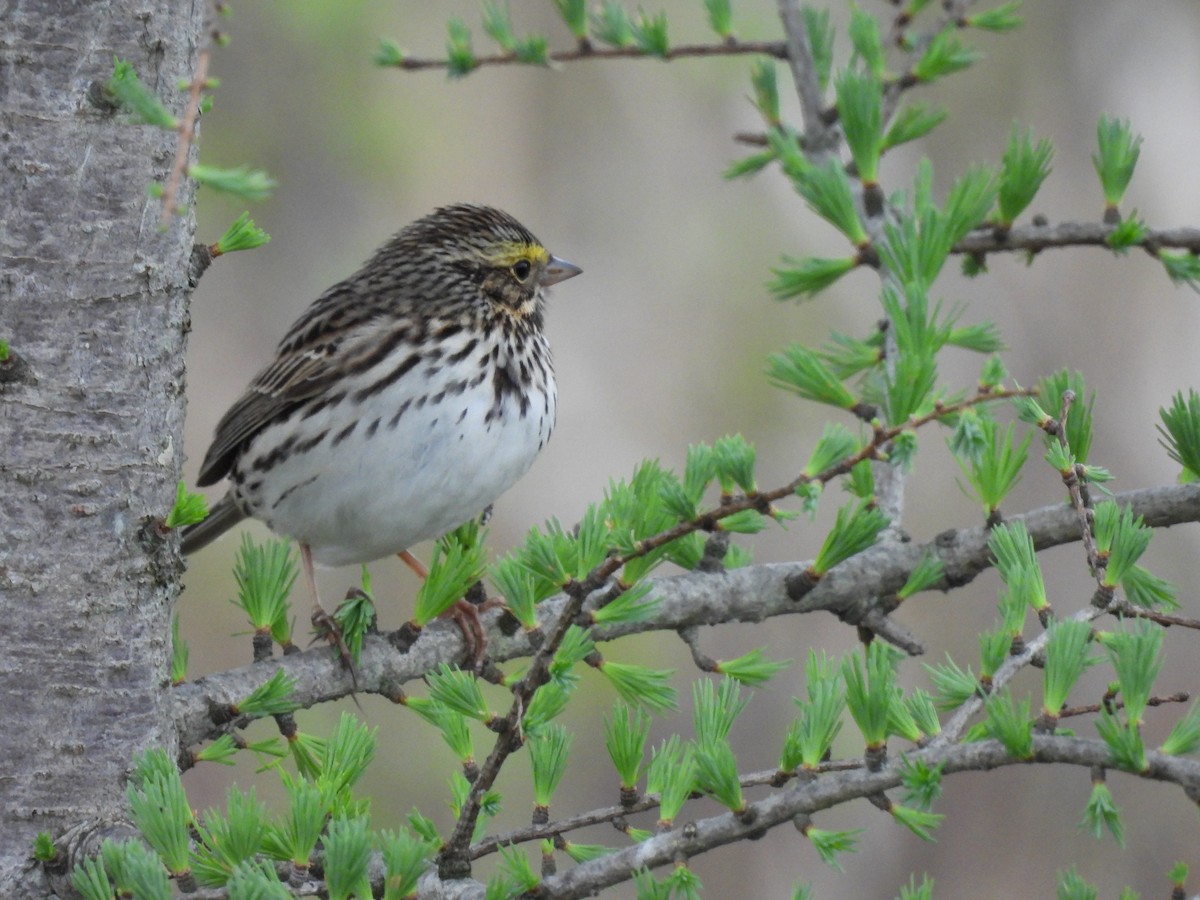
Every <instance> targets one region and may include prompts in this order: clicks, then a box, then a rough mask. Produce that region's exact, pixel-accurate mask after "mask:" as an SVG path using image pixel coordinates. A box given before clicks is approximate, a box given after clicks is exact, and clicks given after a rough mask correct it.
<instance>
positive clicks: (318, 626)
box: [300, 543, 358, 690]
mask: <svg viewBox="0 0 1200 900" xmlns="http://www.w3.org/2000/svg"><path fill="white" fill-rule="evenodd" d="M300 567H301V568H302V569H304V580H305V581H306V582H308V595H309V596H310V597H311V598H312V602H313V610H312V619H311V620H312V625H313V630H314V631H316V634H317V637H318V638H324V639H325V640H327V641H329V643H331V644H333V645H334V646H335V647H336V648H337V651H338V656H340V657H341V660H342V665H344V666H345V667H346V668H347V669H349V670H350V678H351V680H353V682H354V688H355V690H357V689H358V676H357V675H356V674H355V672H354V660H353V658H352V657H351V656H350V648H349V647H347V646H346V642H345V641H343V640H342V629H341V628H339V627H338V623H337V622H336V621H335V620H334V618H333V616H331V615H330V614H329V613H327V612H326V611H325V607H323V606H322V605H321V597H320V595H319V594H318V593H317V576H316V573H315V572H314V571H313V558H312V547H310V546H308V544H303V543H302V544H301V545H300Z"/></svg>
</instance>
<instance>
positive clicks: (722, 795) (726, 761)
mask: <svg viewBox="0 0 1200 900" xmlns="http://www.w3.org/2000/svg"><path fill="white" fill-rule="evenodd" d="M696 787H697V788H698V789H699V790H700V791H701V792H702V793H705V794H708V795H709V796H710V797H712V798H713V799H714V800H716V801H717V802H718V803H720V804H721V805H722V806H724V807H725V808H726V809H729V810H731V811H733V812H741V811H742V810H743V809H745V808H746V799H745V797H744V796H743V794H742V785H741V782H740V781H739V780H738V765H737V759H736V758H735V757H734V755H733V750H732V749H731V748H730V746H729V743H728V741H725V740H723V739H722V740H712V741H707V742H701V743H699V744H698V745H697V747H696Z"/></svg>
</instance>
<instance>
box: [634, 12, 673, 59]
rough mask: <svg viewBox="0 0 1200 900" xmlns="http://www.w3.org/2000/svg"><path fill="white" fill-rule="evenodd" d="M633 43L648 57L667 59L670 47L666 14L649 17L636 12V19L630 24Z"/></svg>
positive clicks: (644, 13)
mask: <svg viewBox="0 0 1200 900" xmlns="http://www.w3.org/2000/svg"><path fill="white" fill-rule="evenodd" d="M630 30H631V33H632V35H633V42H634V43H635V44H636V45H637V47H638V49H639V50H641V51H642V52H643V53H645V54H647V55H649V56H658V57H661V58H662V59H666V58H667V52H668V50H670V45H669V43H668V41H667V14H666V13H656V14H654V15H651V14H649V13H646V12H644V11H643V10H640V9H639V10H638V14H637V18H636V19H634V20H632V22H630Z"/></svg>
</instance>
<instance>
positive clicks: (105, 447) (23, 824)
mask: <svg viewBox="0 0 1200 900" xmlns="http://www.w3.org/2000/svg"><path fill="white" fill-rule="evenodd" d="M202 16H203V5H202V4H196V5H194V6H193V4H191V3H173V2H170V0H142V2H129V0H114V2H92V3H60V2H52V0H42V2H38V0H9V2H0V339H2V340H5V341H7V342H8V344H9V346H10V348H11V355H10V357H9V359H8V361H7V362H0V419H2V422H0V433H2V434H3V449H2V450H0V621H2V622H3V627H2V628H0V722H3V723H5V726H6V727H0V760H2V762H0V896H3V897H6V898H25V897H45V896H51V895H52V894H53V893H54V891H55V887H56V886H57V887H59V888H60V889H61V888H62V884H61V882H58V881H57V880H56V879H55V878H53V877H51V876H49V875H48V874H47V873H46V872H45V871H43V869H42V868H41V867H39V866H35V865H32V864H31V862H30V851H31V849H32V846H33V839H34V835H35V834H36V833H37V832H39V831H47V832H50V833H51V834H53V835H55V836H56V837H60V838H61V837H62V836H63V835H64V834H65V833H66V832H67V831H68V829H72V831H71V837H70V839H69V840H64V841H63V844H64V846H67V845H70V846H71V847H72V848H86V847H87V846H89V845H92V844H94V842H95V839H96V838H97V837H98V836H99V835H100V834H101V833H102V832H103V831H104V830H105V828H107V827H108V824H109V823H113V822H115V821H117V820H119V818H120V814H121V811H122V810H123V808H124V794H123V790H124V777H125V773H126V772H127V771H128V767H129V764H130V760H131V758H132V757H133V754H134V753H135V752H136V751H137V750H139V749H141V748H144V747H147V746H150V745H153V744H163V745H166V746H168V748H169V749H171V745H172V742H173V740H174V737H173V731H172V729H171V728H170V720H169V711H170V709H169V704H168V700H169V697H168V690H167V688H168V684H167V681H168V677H167V676H168V668H167V667H168V662H169V650H170V647H169V634H170V629H169V616H170V607H171V602H172V600H173V599H174V595H175V592H176V590H177V579H176V570H177V567H178V566H179V558H178V554H177V553H176V550H175V543H174V540H173V539H164V538H162V537H161V536H160V535H159V533H158V532H157V531H156V528H155V522H156V520H158V519H160V518H161V517H163V516H165V515H166V513H167V512H168V511H169V509H170V507H171V504H172V501H173V499H174V488H175V484H176V481H177V479H178V477H179V468H180V457H179V454H180V450H179V448H180V434H181V427H182V421H183V412H184V404H183V398H182V385H183V359H184V355H183V351H184V340H185V338H184V335H185V331H186V325H187V319H186V316H187V307H186V302H187V282H186V272H187V262H188V256H189V251H190V247H191V243H192V230H193V227H192V226H193V223H192V219H191V216H190V214H189V215H186V216H184V217H181V218H177V219H175V220H174V221H173V222H171V223H170V225H169V227H168V228H167V229H166V230H165V231H160V229H159V227H158V216H159V205H158V203H157V202H156V201H154V200H152V199H150V198H149V197H148V196H147V190H146V189H147V185H148V184H150V183H151V182H152V181H155V180H162V179H163V178H165V176H166V175H167V172H168V171H169V168H170V165H171V161H172V156H173V153H174V149H175V145H176V141H175V135H173V134H171V133H169V132H165V131H162V130H160V129H156V128H152V127H148V126H142V125H134V124H131V123H130V121H129V117H128V116H127V115H126V114H124V113H121V112H114V111H112V110H111V109H105V108H103V105H102V104H101V105H100V106H98V105H97V104H95V103H94V102H92V101H90V100H89V87H90V86H91V85H92V84H93V82H100V83H103V82H105V81H106V80H107V78H108V76H109V75H110V74H111V72H112V67H113V57H114V56H119V57H121V58H123V59H127V60H129V61H130V62H131V63H133V65H134V66H135V68H136V69H137V71H138V73H139V74H140V75H141V77H142V78H143V80H144V81H145V82H146V83H147V84H148V85H150V86H151V87H152V88H153V89H154V90H156V91H157V92H158V94H159V96H160V97H162V98H163V100H164V102H165V103H166V105H167V107H168V108H169V109H170V110H171V111H172V112H173V113H175V114H177V115H181V114H182V112H183V109H184V104H185V100H186V97H185V95H184V94H182V93H181V92H180V91H179V90H178V89H177V87H176V85H177V82H179V81H180V80H181V79H183V80H186V79H188V77H189V75H190V72H191V68H192V66H193V64H194V60H195V56H196V51H197V41H198V39H199V36H200V34H201V28H202ZM177 200H178V202H179V203H180V204H181V205H183V206H184V207H185V208H189V209H190V202H191V197H190V194H189V192H188V191H187V190H186V189H185V190H184V191H183V192H182V193H181V194H180V195H179V197H178V198H177ZM101 824H103V825H104V827H103V828H98V827H97V826H99V825H101ZM69 861H70V862H73V861H74V860H73V859H71V860H69Z"/></svg>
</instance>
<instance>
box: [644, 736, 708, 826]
mask: <svg viewBox="0 0 1200 900" xmlns="http://www.w3.org/2000/svg"><path fill="white" fill-rule="evenodd" d="M695 750H696V748H695V745H694V744H691V743H688V744H684V743H682V742H681V741H680V739H679V737H678V735H672V736H671V737H669V738H668V739H667V740H665V741H663V742H662V743H661V744H659V745H658V747H656V748H655V749H654V751H653V752H652V753H651V755H650V763H649V764H648V765H647V766H646V790H647V791H648V792H649V793H651V794H658V795H659V807H658V817H659V821H660V822H662V823H665V824H667V825H668V826H670V824H671V823H672V822H674V821H675V819H676V818H677V817H678V815H679V813H680V812H681V811H682V810H683V805H684V804H685V803H686V802H687V800H688V798H689V797H690V796H691V794H692V791H693V790H695V788H696V753H695Z"/></svg>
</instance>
